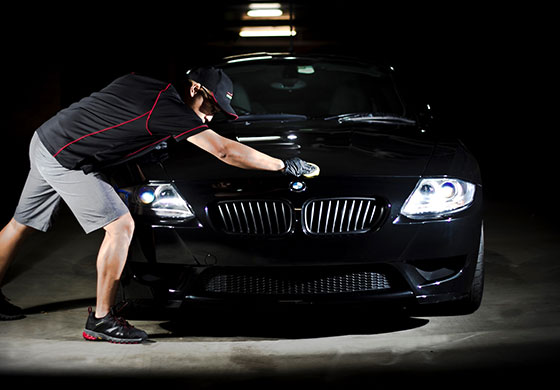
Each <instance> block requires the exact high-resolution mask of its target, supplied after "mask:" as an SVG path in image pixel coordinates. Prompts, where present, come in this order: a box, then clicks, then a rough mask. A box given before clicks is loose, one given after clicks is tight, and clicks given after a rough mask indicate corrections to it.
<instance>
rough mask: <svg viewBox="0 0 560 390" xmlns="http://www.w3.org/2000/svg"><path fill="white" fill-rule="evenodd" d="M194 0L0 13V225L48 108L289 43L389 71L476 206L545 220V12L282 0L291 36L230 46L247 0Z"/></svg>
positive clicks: (548, 104) (550, 146) (549, 164)
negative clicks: (449, 136)
mask: <svg viewBox="0 0 560 390" xmlns="http://www.w3.org/2000/svg"><path fill="white" fill-rule="evenodd" d="M206 3H207V4H206ZM206 3H203V4H196V5H193V4H190V2H186V3H176V2H173V3H171V2H170V3H161V4H160V3H158V4H157V5H154V4H147V5H140V4H137V3H131V4H126V5H124V6H123V7H122V8H121V9H116V8H115V5H114V4H112V5H110V6H107V5H101V4H98V3H94V4H95V6H89V7H80V8H76V7H73V6H72V7H64V8H62V7H61V8H57V7H53V6H40V7H38V6H28V7H15V8H13V9H12V10H10V11H8V10H7V9H6V10H5V11H3V13H4V19H5V20H4V24H3V27H2V38H3V39H2V68H3V72H2V74H3V76H4V88H3V94H2V95H3V104H2V108H3V110H2V111H3V116H2V118H3V121H2V128H1V130H0V131H1V132H2V138H1V139H2V141H1V142H2V153H1V154H0V156H1V157H0V163H1V164H2V172H3V177H4V180H3V195H2V201H3V207H2V215H1V217H2V220H1V221H0V222H2V223H5V222H7V221H8V220H9V218H10V217H11V215H12V213H13V210H14V208H15V206H16V204H17V200H18V198H19V193H20V190H21V188H22V186H23V183H24V181H25V177H26V172H27V170H28V167H29V163H28V156H27V148H28V143H29V140H30V138H31V136H32V134H33V132H34V131H35V129H36V128H37V127H38V126H40V125H41V124H42V123H43V122H44V121H45V120H47V119H49V118H50V117H51V116H52V115H54V114H55V113H56V112H57V111H58V110H60V109H62V108H64V107H66V106H68V105H69V104H71V103H72V102H74V101H76V100H79V99H80V98H82V97H84V96H86V95H89V94H90V93H92V92H94V91H96V90H99V89H101V88H103V87H104V86H105V85H106V84H108V83H109V82H110V81H112V80H113V79H114V78H116V77H118V76H120V75H122V74H124V73H129V72H133V71H134V72H137V73H144V74H149V75H152V76H154V77H159V78H162V79H166V80H169V81H173V80H174V79H176V78H177V77H180V76H181V75H182V74H183V73H184V71H185V70H186V69H187V68H188V67H190V66H192V65H194V64H197V63H199V62H201V61H203V62H205V61H211V60H213V59H220V58H222V57H223V56H227V55H232V54H239V53H250V52H255V51H272V52H284V51H288V50H289V49H290V47H293V49H294V50H295V53H296V54H297V53H302V54H303V53H309V52H321V53H335V54H345V55H351V56H357V57H362V58H368V59H381V60H384V61H386V62H389V63H391V64H392V65H393V66H394V67H395V68H396V69H397V70H398V71H400V72H402V73H403V75H404V76H405V77H406V78H407V79H408V80H409V81H410V82H411V83H413V85H414V86H415V87H416V88H418V90H420V91H422V93H424V94H425V95H426V96H427V97H428V101H429V102H430V104H431V106H432V107H433V108H434V109H435V111H436V112H437V113H439V114H440V116H441V118H442V120H443V123H444V125H445V126H446V128H448V130H449V131H450V132H454V133H456V134H458V135H459V136H460V137H461V138H462V139H463V140H464V142H465V143H466V145H467V146H468V147H469V148H470V149H471V151H472V152H473V153H474V154H475V156H476V157H477V158H478V160H479V162H480V165H481V169H482V174H483V180H484V187H485V196H486V197H487V198H488V199H491V200H493V201H502V200H503V201H508V202H512V201H513V202H518V203H519V204H520V205H522V206H523V207H524V208H525V209H529V210H530V212H532V213H535V214H539V215H543V216H549V215H550V214H558V211H556V210H555V208H554V204H553V203H552V201H553V200H554V194H555V192H556V190H555V176H556V169H555V168H556V167H557V166H558V164H557V162H556V158H555V156H554V155H555V153H556V147H555V144H556V139H555V132H556V127H557V125H556V123H555V121H554V120H553V114H554V109H555V108H556V107H555V104H554V103H555V102H556V101H557V97H556V96H555V94H554V89H555V88H554V85H555V80H554V78H553V77H552V70H554V67H553V65H552V62H551V60H552V58H553V54H554V51H556V50H557V43H556V42H554V40H553V36H552V31H553V28H554V24H553V22H552V20H551V19H552V10H551V9H549V8H548V7H545V6H541V5H540V4H537V3H533V4H532V5H531V6H526V5H516V6H513V5H511V4H510V3H506V2H504V4H503V5H501V4H490V2H484V3H483V2H480V3H478V2H460V3H457V2H452V3H447V2H444V3H441V2H438V4H437V5H435V4H433V5H427V6H426V5H424V4H423V5H412V6H411V5H410V4H407V3H406V2H403V3H399V2H389V3H385V2H375V1H370V2H359V1H353V0H349V1H343V2H338V3H334V2H331V4H328V5H327V2H311V1H307V2H301V1H300V2H298V1H294V2H292V10H293V15H294V22H293V23H294V26H295V28H296V31H297V32H298V34H297V36H296V37H295V38H294V39H293V40H292V41H291V42H290V41H289V40H286V39H278V38H277V39H267V40H265V39H262V38H261V39H247V38H240V37H239V36H238V30H239V27H240V26H241V25H242V24H243V23H242V21H241V20H240V15H241V13H242V12H243V10H244V8H245V7H246V4H247V3H248V2H240V1H229V2H215V1H214V2H206ZM166 4H168V5H166ZM414 4H416V2H415V3H414ZM10 21H11V22H10Z"/></svg>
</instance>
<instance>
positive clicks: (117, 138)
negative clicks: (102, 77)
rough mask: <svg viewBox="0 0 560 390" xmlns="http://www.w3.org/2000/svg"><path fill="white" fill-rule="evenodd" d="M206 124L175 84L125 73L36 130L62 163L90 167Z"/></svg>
mask: <svg viewBox="0 0 560 390" xmlns="http://www.w3.org/2000/svg"><path fill="white" fill-rule="evenodd" d="M206 129H208V126H207V125H205V124H204V123H203V122H202V120H201V119H200V118H199V117H198V116H197V115H196V114H195V113H194V111H193V110H192V109H191V108H190V107H188V106H186V105H185V103H184V102H183V100H182V99H181V97H180V96H179V94H178V93H177V91H176V90H175V88H174V87H173V85H171V84H168V83H164V82H161V81H158V80H154V79H152V78H149V77H145V76H140V75H135V74H129V75H126V76H123V77H120V78H118V79H116V80H115V81H113V82H112V83H111V84H109V85H108V86H107V87H105V88H104V89H102V90H101V91H99V92H95V93H93V94H91V95H90V96H88V97H86V98H84V99H82V100H80V101H79V102H77V103H74V104H72V105H71V106H70V107H68V108H66V109H63V110H61V111H59V112H58V113H57V114H56V115H55V116H54V117H53V118H51V119H49V120H48V121H47V122H45V123H44V124H43V125H42V126H41V127H40V128H39V129H38V130H37V132H38V134H39V138H40V139H41V142H42V143H43V144H44V145H45V147H46V148H47V150H48V151H49V152H50V153H51V154H52V155H53V156H54V157H55V158H56V159H57V160H58V162H60V164H61V165H62V166H64V167H66V168H68V169H81V170H83V171H84V172H86V173H88V172H91V171H95V170H97V169H99V168H100V167H103V166H106V165H109V164H112V163H115V162H119V161H121V160H128V159H130V158H133V157H136V156H138V155H140V154H143V153H145V152H147V151H149V150H151V149H152V148H154V147H155V146H156V145H158V144H159V143H161V142H162V141H166V140H169V139H174V140H176V141H180V140H182V139H185V138H187V137H190V136H192V135H195V134H197V133H199V132H201V131H204V130H206Z"/></svg>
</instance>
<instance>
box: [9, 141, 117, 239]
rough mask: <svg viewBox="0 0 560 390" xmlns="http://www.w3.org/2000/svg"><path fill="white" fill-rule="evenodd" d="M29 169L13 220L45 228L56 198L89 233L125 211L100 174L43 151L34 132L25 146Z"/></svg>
mask: <svg viewBox="0 0 560 390" xmlns="http://www.w3.org/2000/svg"><path fill="white" fill-rule="evenodd" d="M29 158H30V162H31V170H30V171H29V176H28V177H27V181H26V183H25V186H24V188H23V191H22V194H21V197H20V200H19V203H18V206H17V208H16V211H15V214H14V219H15V220H16V221H17V222H19V223H21V224H23V225H26V226H30V227H32V228H34V229H37V230H40V231H47V230H48V229H49V228H50V227H51V225H52V220H53V216H54V214H55V213H56V210H57V209H58V206H59V204H60V200H61V199H62V200H64V202H65V203H66V204H67V205H68V207H69V208H70V210H72V212H73V213H74V215H75V216H76V218H77V220H78V222H79V223H80V225H81V226H82V228H83V229H84V231H85V232H86V233H91V232H93V231H95V230H97V229H100V228H102V227H104V226H106V225H107V224H109V223H111V222H113V221H114V220H116V219H117V218H119V217H121V216H123V215H124V214H126V213H128V208H127V207H126V205H125V204H124V202H123V201H122V200H121V198H120V197H119V196H118V195H117V193H116V191H115V190H114V189H113V187H112V186H111V185H110V184H109V183H107V182H106V181H105V180H103V178H102V175H100V174H98V173H95V172H92V173H89V174H87V175H86V174H85V173H84V172H82V171H79V170H70V169H67V168H65V167H63V166H62V165H60V163H59V162H58V161H57V160H56V159H55V158H54V157H53V156H52V155H51V154H50V153H49V152H48V151H47V149H46V148H45V146H44V145H43V144H42V143H41V140H40V139H39V136H38V135H37V133H35V134H34V135H33V138H32V139H31V144H30V147H29Z"/></svg>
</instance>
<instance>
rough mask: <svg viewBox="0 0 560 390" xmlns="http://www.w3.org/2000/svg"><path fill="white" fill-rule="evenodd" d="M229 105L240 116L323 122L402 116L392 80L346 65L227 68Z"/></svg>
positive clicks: (273, 63)
mask: <svg viewBox="0 0 560 390" xmlns="http://www.w3.org/2000/svg"><path fill="white" fill-rule="evenodd" d="M223 69H224V71H225V72H226V73H227V74H228V75H229V77H230V78H231V79H232V81H233V89H234V96H233V100H232V106H233V108H234V109H235V110H236V112H237V114H238V115H240V116H241V117H243V116H247V115H251V116H253V117H254V116H260V115H275V114H291V115H299V116H301V115H304V116H305V117H307V118H326V117H333V116H336V115H341V114H348V113H373V114H379V113H382V114H389V115H394V116H401V117H403V116H406V110H405V107H404V105H403V103H402V101H401V99H400V97H399V95H398V93H397V91H396V90H395V87H394V84H393V81H392V79H391V77H390V76H389V75H388V74H387V73H384V72H382V71H381V70H380V69H379V68H376V67H373V66H365V65H360V64H354V63H347V62H330V61H329V62H327V61H309V60H300V59H283V60H268V61H253V62H251V61H244V62H238V63H235V64H228V65H226V66H224V67H223Z"/></svg>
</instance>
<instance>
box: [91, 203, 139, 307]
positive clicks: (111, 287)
mask: <svg viewBox="0 0 560 390" xmlns="http://www.w3.org/2000/svg"><path fill="white" fill-rule="evenodd" d="M104 229H105V238H104V239H103V243H102V244H101V248H100V249H99V254H98V256H97V305H96V308H95V317H97V318H102V317H104V316H105V315H107V314H108V313H109V311H110V309H111V306H113V305H114V304H115V296H116V293H117V288H118V283H119V280H120V277H121V274H122V271H123V268H124V265H125V263H126V258H127V256H128V248H129V246H130V241H131V239H132V233H133V232H134V220H133V219H132V216H131V215H130V213H127V214H125V215H123V216H122V217H120V218H118V219H117V220H115V221H113V222H111V223H110V224H108V225H107V226H105V228H104Z"/></svg>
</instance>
